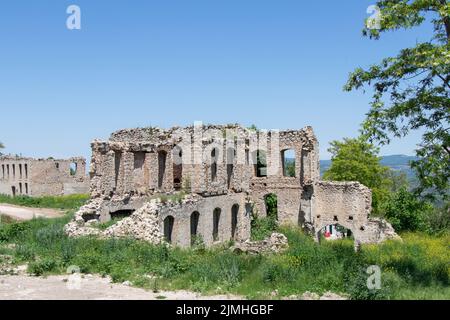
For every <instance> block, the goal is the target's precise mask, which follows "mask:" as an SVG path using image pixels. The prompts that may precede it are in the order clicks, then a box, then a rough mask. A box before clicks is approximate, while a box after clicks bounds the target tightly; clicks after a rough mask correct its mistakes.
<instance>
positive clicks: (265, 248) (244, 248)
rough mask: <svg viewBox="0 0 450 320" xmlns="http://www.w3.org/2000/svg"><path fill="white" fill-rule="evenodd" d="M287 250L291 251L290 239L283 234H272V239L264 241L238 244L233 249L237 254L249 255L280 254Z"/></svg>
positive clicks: (248, 241)
mask: <svg viewBox="0 0 450 320" xmlns="http://www.w3.org/2000/svg"><path fill="white" fill-rule="evenodd" d="M287 249H289V242H288V239H287V238H286V236H285V235H283V234H281V233H272V235H271V236H270V237H268V238H267V239H265V240H262V241H250V240H247V241H245V242H242V243H237V244H236V245H235V246H233V247H232V248H231V250H232V251H233V252H235V253H247V254H271V253H275V254H278V253H282V252H284V251H286V250H287Z"/></svg>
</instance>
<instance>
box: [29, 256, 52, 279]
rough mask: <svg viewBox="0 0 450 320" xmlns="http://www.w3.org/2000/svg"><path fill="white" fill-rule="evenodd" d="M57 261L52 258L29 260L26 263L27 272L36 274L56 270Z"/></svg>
mask: <svg viewBox="0 0 450 320" xmlns="http://www.w3.org/2000/svg"><path fill="white" fill-rule="evenodd" d="M57 265H58V263H57V262H56V261H55V260H53V259H45V260H42V261H36V262H31V263H30V264H29V265H28V273H30V274H34V275H36V276H41V275H43V274H46V273H49V272H52V271H56V267H57Z"/></svg>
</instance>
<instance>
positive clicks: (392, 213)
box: [383, 188, 433, 232]
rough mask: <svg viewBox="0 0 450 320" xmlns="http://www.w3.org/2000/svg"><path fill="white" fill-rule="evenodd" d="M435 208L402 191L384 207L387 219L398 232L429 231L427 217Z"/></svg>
mask: <svg viewBox="0 0 450 320" xmlns="http://www.w3.org/2000/svg"><path fill="white" fill-rule="evenodd" d="M432 210H433V206H432V205H431V204H429V203H427V202H425V201H422V200H420V199H417V197H416V196H415V195H414V194H412V193H410V192H408V190H406V188H402V189H400V190H399V191H398V192H397V193H394V194H393V195H391V196H390V197H389V199H388V200H387V201H386V203H385V204H384V205H383V211H384V215H385V217H386V218H387V219H388V220H389V222H391V223H392V226H393V227H394V229H395V230H396V231H399V232H400V231H427V229H428V227H427V224H428V223H427V222H428V221H427V216H428V215H430V214H431V212H432Z"/></svg>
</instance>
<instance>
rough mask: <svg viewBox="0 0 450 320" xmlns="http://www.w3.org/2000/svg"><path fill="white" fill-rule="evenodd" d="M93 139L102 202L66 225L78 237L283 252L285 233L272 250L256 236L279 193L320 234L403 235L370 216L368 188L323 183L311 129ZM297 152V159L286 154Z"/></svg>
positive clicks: (228, 128)
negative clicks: (334, 229) (255, 224)
mask: <svg viewBox="0 0 450 320" xmlns="http://www.w3.org/2000/svg"><path fill="white" fill-rule="evenodd" d="M91 146H92V159H91V168H90V176H91V199H92V200H91V201H90V202H89V203H88V204H86V205H85V206H83V207H82V208H81V209H80V210H79V212H77V214H76V215H75V218H74V221H72V222H71V223H69V224H68V225H67V226H66V232H67V233H68V234H69V235H71V236H84V235H98V236H101V237H134V238H137V239H141V240H145V241H149V242H152V243H160V242H161V241H163V239H164V240H166V241H167V242H170V243H171V244H173V245H176V246H181V247H189V246H191V245H192V244H194V243H199V242H200V243H203V244H204V245H206V246H211V245H214V244H216V243H223V242H226V241H230V240H233V241H235V242H236V243H237V248H238V247H242V248H243V249H242V250H245V251H246V252H253V251H255V252H260V251H269V252H279V251H281V250H283V249H284V244H285V243H287V240H286V239H285V238H282V237H281V235H278V236H277V235H276V236H275V237H279V238H274V239H267V240H265V241H266V242H264V243H263V246H265V248H264V249H263V248H261V244H257V243H252V242H246V241H247V240H249V239H250V233H251V230H250V229H251V219H252V216H253V215H256V216H259V217H265V216H266V215H267V212H266V210H267V208H266V201H265V200H266V198H267V196H268V195H271V194H273V195H276V196H277V203H278V208H277V209H278V210H277V215H278V217H277V218H278V223H279V224H290V225H297V226H300V227H302V228H305V229H307V230H309V231H310V232H311V233H313V234H315V235H316V238H317V239H319V238H320V237H319V235H320V234H321V232H322V230H323V229H324V228H325V227H327V226H330V225H333V226H334V225H338V224H339V225H342V226H343V227H346V228H348V229H349V230H351V232H352V233H353V235H354V237H355V246H356V247H357V246H359V245H360V244H363V243H378V242H381V241H384V240H385V239H391V238H396V235H395V232H394V231H393V229H392V227H391V226H390V225H389V224H387V223H386V222H385V221H381V220H380V221H378V220H376V219H370V218H369V215H370V211H371V192H370V190H369V189H368V188H366V187H364V186H363V185H361V184H359V183H355V182H351V183H340V182H324V181H320V169H319V168H320V166H319V145H318V141H317V139H316V137H315V135H314V132H313V130H312V128H311V127H306V128H304V129H302V130H285V131H277V130H272V131H255V130H248V129H246V128H243V127H241V126H239V125H225V126H219V125H195V126H190V127H185V128H181V127H174V128H171V129H168V130H164V129H161V128H138V129H125V130H120V131H117V132H115V133H113V134H112V135H111V137H110V139H109V140H108V141H100V140H94V141H93V142H92V145H91ZM288 150H292V151H293V152H294V153H295V159H287V158H286V152H287V151H288ZM258 159H259V161H258ZM292 160H295V164H294V167H295V174H294V176H289V174H288V173H287V170H286V163H287V161H292ZM264 162H265V164H264ZM117 217H121V218H123V217H125V218H124V219H123V220H122V221H120V222H118V223H116V224H115V225H113V226H112V227H110V228H108V229H107V230H106V231H100V230H99V229H98V228H96V224H97V223H96V222H95V221H94V220H97V221H98V223H104V222H108V221H110V220H111V219H115V218H117ZM283 237H284V236H283ZM243 243H246V245H245V244H243ZM236 250H238V249H236Z"/></svg>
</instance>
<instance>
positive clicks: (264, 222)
mask: <svg viewBox="0 0 450 320" xmlns="http://www.w3.org/2000/svg"><path fill="white" fill-rule="evenodd" d="M265 204H266V211H267V215H266V217H263V218H261V217H259V216H258V214H257V212H256V210H255V208H254V210H253V216H252V234H251V237H252V240H254V241H260V240H264V239H266V238H268V237H270V235H271V234H272V233H273V232H275V231H277V228H278V199H277V196H276V195H275V194H269V195H268V196H267V197H266V198H265Z"/></svg>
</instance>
